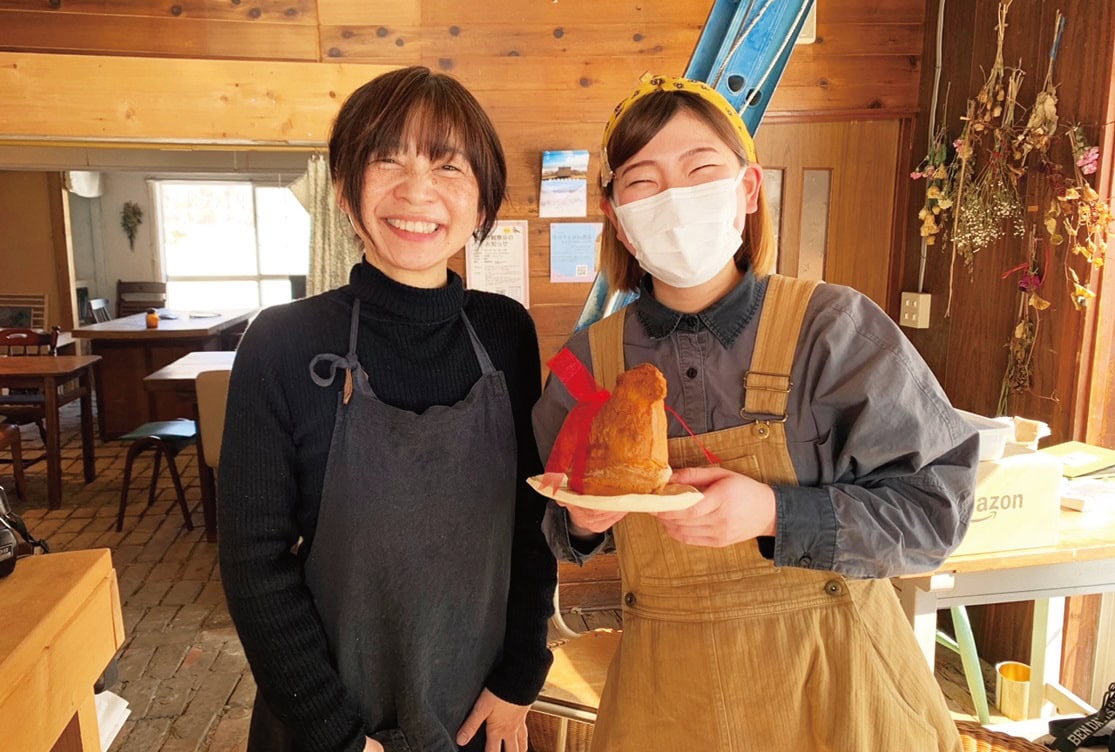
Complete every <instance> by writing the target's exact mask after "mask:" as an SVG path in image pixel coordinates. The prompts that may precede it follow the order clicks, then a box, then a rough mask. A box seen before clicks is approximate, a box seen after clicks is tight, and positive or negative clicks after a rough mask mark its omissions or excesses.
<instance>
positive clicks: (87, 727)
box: [50, 687, 101, 752]
mask: <svg viewBox="0 0 1115 752" xmlns="http://www.w3.org/2000/svg"><path fill="white" fill-rule="evenodd" d="M100 749H101V731H100V727H99V726H98V725H97V701H96V700H95V699H94V697H93V688H92V687H90V688H89V695H88V696H86V697H83V698H82V700H81V704H80V705H78V707H77V712H76V713H74V716H73V718H72V719H71V720H70V722H69V724H67V726H66V728H65V729H64V730H63V731H62V734H61V735H60V736H59V737H58V739H57V740H56V741H55V742H54V745H53V746H52V747H51V748H50V750H51V752H100Z"/></svg>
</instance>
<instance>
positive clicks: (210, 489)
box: [197, 434, 217, 543]
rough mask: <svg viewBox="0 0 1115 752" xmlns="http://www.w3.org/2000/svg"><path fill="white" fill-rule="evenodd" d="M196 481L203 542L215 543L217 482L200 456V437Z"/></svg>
mask: <svg viewBox="0 0 1115 752" xmlns="http://www.w3.org/2000/svg"><path fill="white" fill-rule="evenodd" d="M197 480H198V484H199V485H200V486H201V511H202V514H203V515H204V516H205V540H207V541H209V542H210V543H216V542H217V481H216V478H214V476H213V468H211V467H209V465H206V464H205V457H204V455H203V454H202V448H201V435H200V434H198V440H197Z"/></svg>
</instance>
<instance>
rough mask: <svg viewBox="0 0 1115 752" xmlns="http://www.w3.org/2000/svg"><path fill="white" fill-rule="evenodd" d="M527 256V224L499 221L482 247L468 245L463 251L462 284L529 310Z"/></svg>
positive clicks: (473, 243) (518, 220)
mask: <svg viewBox="0 0 1115 752" xmlns="http://www.w3.org/2000/svg"><path fill="white" fill-rule="evenodd" d="M528 255H529V247H528V243H527V221H526V220H525V219H512V220H503V221H498V222H496V223H495V226H494V227H492V231H491V232H490V233H489V234H488V237H486V238H484V242H483V243H480V244H479V245H478V244H477V243H476V242H475V241H471V242H469V244H468V247H466V248H465V284H466V285H468V288H469V289H470V290H486V291H488V292H498V293H500V294H501V295H506V296H507V297H509V298H514V299H515V300H517V301H519V302H520V303H522V304H523V307H524V308H529V307H530V278H529V276H528V275H529V271H530V269H529V263H528Z"/></svg>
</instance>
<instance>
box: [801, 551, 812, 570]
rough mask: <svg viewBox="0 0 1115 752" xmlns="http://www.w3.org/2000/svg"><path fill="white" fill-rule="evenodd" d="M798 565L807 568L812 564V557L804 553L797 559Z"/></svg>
mask: <svg viewBox="0 0 1115 752" xmlns="http://www.w3.org/2000/svg"><path fill="white" fill-rule="evenodd" d="M798 565H799V566H802V567H805V568H807V569H808V568H809V567H811V566H812V565H813V557H812V556H810V555H809V554H805V555H804V556H802V557H801V558H800V559H798Z"/></svg>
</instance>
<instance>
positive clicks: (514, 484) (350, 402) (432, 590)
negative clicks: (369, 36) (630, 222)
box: [219, 68, 556, 752]
mask: <svg viewBox="0 0 1115 752" xmlns="http://www.w3.org/2000/svg"><path fill="white" fill-rule="evenodd" d="M329 160H330V168H331V171H332V175H333V181H334V187H335V190H336V194H337V199H338V203H339V204H340V206H341V207H342V209H343V210H344V211H345V213H346V215H347V216H348V217H349V219H350V221H351V222H352V226H353V230H354V231H355V233H356V234H357V236H358V237H359V239H360V241H361V243H362V244H363V247H364V259H363V261H362V262H361V263H360V264H357V265H356V266H355V267H354V268H353V270H352V273H351V276H350V279H349V284H348V285H346V286H345V287H342V288H341V289H339V290H332V291H330V292H326V293H324V294H322V295H316V296H314V297H311V298H306V299H304V300H301V301H296V302H294V303H291V304H290V305H286V306H273V307H271V308H268V309H266V310H264V311H263V312H262V313H261V314H260V315H259V317H258V318H257V319H256V321H255V323H253V325H252V326H251V328H250V329H249V330H248V332H247V333H246V334H245V336H244V338H243V340H242V342H241V344H240V347H239V349H238V351H237V356H236V364H235V366H234V367H233V371H232V375H231V380H230V384H229V397H228V413H227V419H226V430H225V434H224V439H223V443H222V447H221V466H220V484H219V489H220V493H221V499H220V505H219V516H220V519H219V525H220V546H221V571H222V579H223V582H224V584H225V589H226V591H227V594H228V603H229V611H230V613H231V615H232V617H233V620H234V622H235V623H236V627H237V630H238V632H239V635H240V638H241V641H242V642H243V644H244V649H245V652H246V654H247V656H248V660H249V662H250V663H251V667H252V672H253V674H254V675H255V679H256V683H257V685H258V687H259V696H258V697H257V699H256V705H255V709H254V711H253V717H252V730H251V738H250V741H249V750H250V751H251V752H262V751H263V750H266V751H267V752H286V751H287V750H293V749H298V750H314V751H315V752H342V751H343V752H359V751H360V750H375V751H376V752H378V751H379V750H387V751H388V752H407V751H408V750H431V751H435V752H456V750H458V749H459V748H463V749H465V750H473V751H476V752H479V750H482V749H485V744H487V745H489V746H488V748H502V749H503V750H505V751H506V752H526V749H527V740H526V724H525V719H526V713H527V709H528V706H529V705H530V703H531V702H532V701H533V700H534V699H535V697H536V696H537V694H538V690H539V689H540V688H541V686H542V683H543V681H544V679H545V676H546V672H547V669H548V668H549V664H550V660H551V659H550V654H549V651H548V650H547V648H546V622H547V619H548V618H549V616H550V613H551V611H552V603H553V600H552V598H553V589H554V583H555V579H556V566H555V563H554V560H553V556H552V555H551V554H550V552H549V550H548V549H547V546H546V542H545V539H544V538H543V536H542V532H541V520H542V515H543V512H544V502H543V500H542V498H541V497H540V496H537V495H536V494H534V492H533V491H531V490H530V488H529V487H528V486H527V484H526V478H527V477H529V476H531V475H535V474H537V473H538V472H540V470H541V467H540V464H539V461H538V450H537V447H536V445H535V443H534V437H533V435H532V432H531V429H530V409H531V406H532V405H533V403H534V402H535V401H536V400H537V398H538V396H539V393H540V384H541V374H540V372H539V371H540V367H539V365H540V364H539V357H538V339H537V336H536V334H535V331H534V324H533V322H532V321H531V318H530V316H529V314H527V312H526V310H525V309H524V308H523V307H522V306H521V305H519V304H518V303H517V302H515V301H514V300H511V299H510V298H506V297H503V296H501V295H495V294H492V293H485V292H478V291H474V290H470V291H467V292H466V291H465V289H464V285H463V282H462V280H461V278H460V277H459V276H457V275H456V274H454V273H452V272H450V271H449V269H448V260H449V257H450V256H452V255H453V254H455V253H457V252H458V251H460V250H461V249H462V248H463V247H464V245H465V243H466V242H467V241H468V239H469V237H470V236H471V235H474V234H475V235H476V236H477V237H483V236H484V235H485V234H486V233H487V232H488V230H489V229H490V228H491V226H492V223H493V221H494V220H495V217H496V215H497V213H498V211H499V207H500V204H501V203H502V201H503V196H504V192H505V188H506V166H505V161H504V156H503V151H502V148H501V147H500V143H499V139H498V138H497V137H496V134H495V131H494V130H493V128H492V125H491V122H490V121H489V120H488V117H487V115H485V114H484V112H483V110H482V109H481V108H480V105H479V104H478V103H477V102H476V100H475V99H474V98H473V97H472V95H471V94H469V93H468V92H467V91H466V90H465V89H464V88H463V87H462V86H461V85H460V84H459V83H457V81H455V80H454V79H452V78H450V77H448V76H444V75H440V74H434V73H431V72H430V71H429V70H427V69H425V68H405V69H402V70H398V71H393V72H391V73H388V74H385V75H383V76H381V77H379V78H376V79H374V80H373V81H371V82H369V83H368V84H366V85H364V86H362V87H361V88H360V89H358V90H357V91H356V92H354V93H353V94H352V96H351V97H350V98H349V99H348V101H346V102H345V104H344V105H343V106H342V108H341V111H340V113H339V114H338V115H337V120H336V123H335V124H334V127H333V132H332V137H331V139H330V143H329ZM307 366H309V367H307ZM338 372H343V373H338ZM335 375H340V376H341V378H339V379H335V378H334V376H335ZM481 468H482V469H481ZM300 540H301V542H300V543H299V541H300ZM292 550H293V551H295V553H292Z"/></svg>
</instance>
